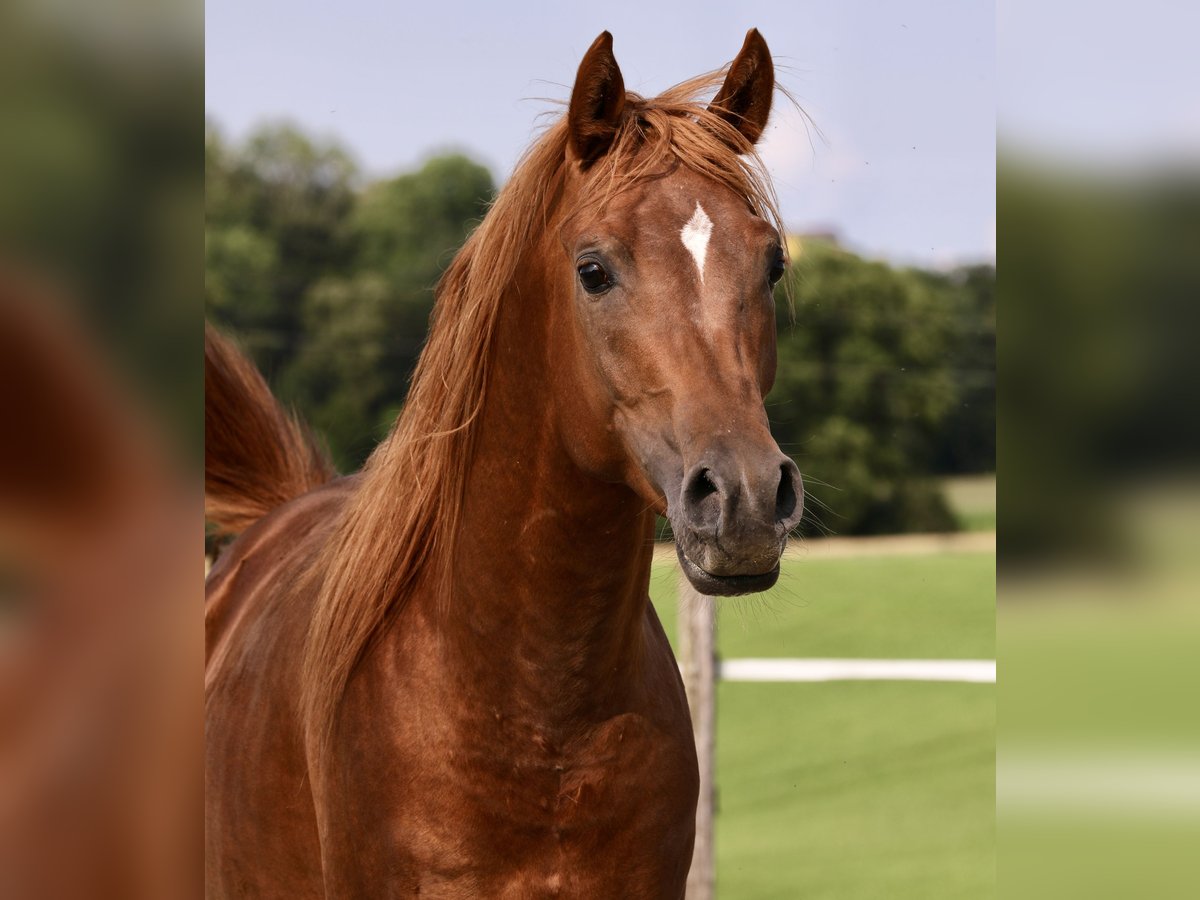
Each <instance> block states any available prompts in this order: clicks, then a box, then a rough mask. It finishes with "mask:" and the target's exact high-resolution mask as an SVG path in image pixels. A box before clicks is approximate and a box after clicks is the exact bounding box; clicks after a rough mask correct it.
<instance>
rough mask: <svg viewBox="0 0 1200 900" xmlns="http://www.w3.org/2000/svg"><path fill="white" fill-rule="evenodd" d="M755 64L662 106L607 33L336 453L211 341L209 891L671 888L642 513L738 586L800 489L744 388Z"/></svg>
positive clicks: (763, 94)
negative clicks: (402, 365) (361, 438)
mask: <svg viewBox="0 0 1200 900" xmlns="http://www.w3.org/2000/svg"><path fill="white" fill-rule="evenodd" d="M714 91H715V94H713V92H714ZM773 92H774V72H773V66H772V62H771V58H770V55H769V53H768V50H767V46H766V43H765V42H764V41H763V39H762V37H761V36H760V35H759V33H758V32H757V31H751V32H750V33H749V34H748V35H747V37H746V41H745V44H744V45H743V47H742V50H741V52H740V53H739V54H738V56H737V58H736V59H735V60H734V61H733V63H732V64H731V65H730V66H729V67H728V68H727V69H726V70H723V71H722V72H718V73H714V74H712V75H707V76H701V77H699V78H696V79H693V80H691V81H688V82H685V83H683V84H681V85H678V86H677V87H675V88H672V89H670V90H668V91H666V92H665V93H664V94H662V95H661V96H659V97H655V98H652V99H646V98H642V97H640V96H638V95H636V94H634V93H631V92H627V91H626V90H625V88H624V85H623V82H622V78H621V72H620V69H619V68H618V66H617V63H616V60H615V58H614V57H613V53H612V39H611V37H610V36H609V35H608V34H607V33H605V34H602V35H601V36H600V37H599V38H598V39H597V40H596V41H595V43H594V44H593V45H592V46H591V48H590V49H589V50H588V52H587V54H586V56H585V57H584V59H583V61H582V63H581V65H580V67H579V73H578V76H577V79H576V82H575V86H574V88H573V90H572V95H571V100H570V105H569V107H568V110H567V113H566V115H565V116H564V117H563V118H562V119H560V120H559V121H558V122H556V123H555V124H554V125H552V126H551V127H550V128H549V129H548V130H547V131H546V133H545V134H544V135H543V136H542V137H541V138H540V139H539V140H537V141H536V142H535V144H534V145H533V146H532V147H531V148H530V150H529V151H528V152H527V154H526V155H525V157H524V158H523V160H522V161H521V163H520V164H519V165H518V167H517V169H516V171H515V173H514V174H513V176H512V178H511V179H510V180H509V182H508V183H507V184H506V186H505V187H504V188H503V190H502V191H501V192H500V193H499V195H498V196H497V198H496V201H495V203H494V205H493V206H492V208H491V210H490V212H489V213H488V215H487V216H486V217H485V219H484V220H483V222H482V223H481V224H480V226H479V227H478V228H477V229H476V230H475V232H474V233H473V234H472V235H471V236H470V237H469V238H468V240H467V242H466V244H465V245H464V246H463V248H462V250H461V251H460V252H459V253H458V255H457V256H456V257H455V258H454V260H453V262H452V263H451V264H450V266H449V268H448V269H447V271H446V273H445V275H444V276H443V278H442V279H441V281H440V282H439V285H438V290H437V300H436V305H435V310H434V314H433V320H432V325H431V329H430V335H429V338H428V341H427V344H426V347H425V349H424V351H423V353H422V356H421V359H420V362H419V364H418V367H417V370H416V373H415V374H414V378H413V382H412V386H411V389H410V391H409V396H408V399H407V401H406V404H405V407H404V411H403V412H402V414H401V415H400V418H399V420H398V421H397V423H396V425H395V427H394V429H393V430H392V432H391V433H390V434H389V435H388V437H387V438H386V439H385V440H384V441H383V442H382V443H381V444H380V446H379V447H378V448H377V449H376V450H375V452H374V453H373V455H372V456H371V458H370V460H369V461H368V463H367V465H366V466H365V468H364V469H363V471H362V472H361V473H358V474H356V475H353V476H350V477H348V478H340V479H339V478H334V477H333V476H332V474H331V471H330V469H329V467H328V465H327V463H326V462H324V460H323V458H322V456H321V454H320V453H319V452H317V451H316V450H314V449H313V447H312V444H311V441H309V440H308V439H307V437H306V435H305V433H304V431H303V429H302V428H301V427H300V426H299V425H297V424H296V423H295V422H294V421H292V420H291V419H290V418H289V417H288V416H286V415H284V414H283V413H282V412H280V410H279V409H278V406H277V405H276V403H275V401H274V400H272V399H271V397H270V394H269V392H268V391H267V389H266V386H265V384H263V382H262V380H261V378H260V377H259V376H258V375H257V373H255V372H254V371H253V369H252V368H251V367H249V366H248V364H246V363H245V361H244V360H243V359H242V358H241V357H240V356H239V355H238V354H237V352H236V350H235V349H234V348H233V347H232V345H231V344H230V343H229V342H228V341H226V340H225V339H223V338H221V337H220V336H219V335H217V334H215V333H210V334H209V335H208V338H207V340H206V362H207V367H206V368H207V374H206V381H207V387H208V391H207V399H208V405H209V408H208V410H207V412H206V418H207V420H208V426H209V446H208V448H207V449H208V457H209V458H208V467H207V468H208V474H209V478H208V480H207V487H208V493H209V501H210V502H209V510H210V520H211V521H212V522H213V524H214V525H215V527H217V528H219V529H223V530H224V531H226V532H230V533H232V532H235V531H238V530H242V533H241V535H240V536H239V537H238V538H237V539H236V540H235V541H234V542H233V544H232V545H230V546H229V547H228V548H227V549H226V550H225V552H224V553H223V554H222V555H221V556H220V558H219V559H218V560H217V562H216V565H215V566H214V568H213V571H212V573H211V575H210V577H209V581H208V602H207V628H208V631H207V635H208V673H207V684H206V690H207V760H208V763H207V804H208V810H207V878H208V892H209V896H210V897H214V898H220V897H247V896H250V897H288V898H295V897H384V896H386V897H391V896H416V895H419V896H423V897H486V898H499V897H539V896H569V897H584V898H609V897H622V898H625V897H655V898H657V897H671V898H674V897H681V896H682V894H683V891H684V882H685V879H686V876H687V870H688V866H689V863H690V859H691V851H692V843H693V838H694V815H695V808H696V798H697V767H696V755H695V746H694V742H693V738H692V730H691V723H690V718H689V715H688V709H687V701H686V698H685V696H684V692H683V687H682V684H681V681H680V677H679V671H678V668H677V666H676V663H675V659H674V657H673V655H672V653H671V648H670V646H669V644H668V642H667V639H666V637H665V636H664V633H663V630H662V627H661V625H660V624H659V621H658V618H657V617H656V615H655V612H654V609H653V607H652V605H651V604H650V602H649V598H648V585H649V577H650V565H651V556H652V550H653V538H654V523H655V516H656V515H657V514H663V515H666V516H668V517H669V519H670V521H671V523H672V527H673V530H674V533H675V536H676V546H677V551H678V555H679V560H680V564H681V566H682V568H683V571H684V572H685V573H686V574H687V577H688V578H689V579H691V581H692V582H693V584H694V585H695V586H696V588H697V589H698V590H700V591H701V592H702V593H704V594H710V595H729V594H741V593H748V592H755V591H761V590H764V589H766V588H768V587H770V586H771V585H772V584H774V582H775V580H776V578H777V577H778V573H779V558H780V554H781V552H782V549H783V546H784V542H785V540H786V536H787V534H788V532H789V531H790V530H791V529H792V527H793V526H794V525H795V524H796V523H797V522H798V521H799V518H800V515H801V510H802V506H803V491H802V487H801V482H800V477H799V473H798V472H797V470H796V467H795V465H794V464H793V463H792V462H791V461H790V460H789V459H788V458H787V457H785V456H784V455H783V454H782V453H781V452H780V450H779V448H778V446H777V445H776V444H775V442H774V440H773V439H772V438H771V435H770V431H769V429H768V425H767V419H766V414H765V411H764V408H763V397H764V396H765V395H766V393H767V392H768V390H769V389H770V387H771V383H772V380H773V378H774V371H775V309H774V299H773V291H772V288H773V286H774V283H775V282H776V281H777V280H778V278H779V277H780V276H781V274H782V271H783V265H784V257H783V247H782V241H781V236H780V229H779V219H778V215H777V214H776V212H775V206H774V203H773V200H772V192H771V189H770V186H769V183H768V182H767V180H766V177H765V174H764V173H763V171H762V168H761V165H760V163H759V162H758V159H757V156H756V155H755V153H754V144H755V142H756V141H757V140H758V139H759V137H760V136H761V134H762V132H763V128H764V127H765V125H766V122H767V117H768V114H769V112H770V107H771V100H772V95H773ZM710 95H711V100H710V101H708V102H704V101H703V100H702V99H700V98H703V97H708V96H710ZM250 523H253V524H250ZM243 529H244V530H243Z"/></svg>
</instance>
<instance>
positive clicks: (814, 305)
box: [767, 240, 965, 534]
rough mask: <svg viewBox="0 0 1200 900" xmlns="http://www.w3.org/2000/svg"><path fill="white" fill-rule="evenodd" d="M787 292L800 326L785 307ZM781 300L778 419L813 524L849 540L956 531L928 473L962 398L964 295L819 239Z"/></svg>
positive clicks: (774, 403)
mask: <svg viewBox="0 0 1200 900" xmlns="http://www.w3.org/2000/svg"><path fill="white" fill-rule="evenodd" d="M788 290H790V292H791V294H792V296H793V299H794V302H795V321H794V322H791V321H789V318H788V316H789V313H788V305H787V303H785V302H783V299H782V297H783V294H784V292H785V291H788ZM779 292H780V302H778V303H777V310H778V315H779V322H778V327H779V368H778V375H777V378H776V381H775V387H774V389H773V390H772V391H771V394H770V396H769V397H768V398H767V413H768V415H769V416H770V419H771V423H772V429H773V430H774V432H775V434H776V436H777V437H778V438H779V441H780V446H781V447H783V449H784V451H785V452H787V453H790V454H791V455H792V456H793V457H794V458H795V459H796V461H797V464H798V465H799V466H800V468H801V471H803V472H804V474H805V478H806V485H807V490H808V495H809V498H810V499H809V512H808V513H806V518H808V519H810V521H813V522H814V523H819V527H823V528H825V529H828V530H830V531H834V532H837V533H842V534H860V533H870V532H892V531H943V530H952V529H953V528H954V527H955V524H954V519H953V516H952V515H951V514H950V511H949V510H948V508H947V507H946V505H945V502H944V501H943V499H942V496H941V493H940V490H939V489H938V487H937V485H936V484H934V483H933V482H931V480H930V479H929V478H928V475H929V473H930V471H931V464H932V462H933V455H934V450H935V446H936V443H937V439H938V437H939V435H940V434H941V431H942V429H943V428H944V426H945V424H946V421H947V418H948V416H949V415H950V413H951V411H952V409H953V408H954V406H955V403H956V401H957V399H958V397H959V396H960V387H959V384H958V382H957V379H956V373H955V372H954V371H953V368H952V366H951V365H950V364H949V363H950V362H951V360H952V359H953V358H954V356H955V351H956V345H957V341H958V338H959V333H960V327H961V325H960V313H961V307H962V305H963V303H964V302H965V301H964V299H963V296H962V294H963V291H962V289H961V286H959V285H956V284H955V281H954V280H953V279H950V278H946V277H941V276H934V275H931V274H929V273H922V272H917V271H914V270H898V269H892V268H890V267H888V266H887V265H885V264H883V263H879V262H868V261H866V260H863V259H861V258H859V257H857V256H855V255H854V254H852V253H849V252H847V251H845V250H842V249H841V248H839V247H837V246H835V245H833V244H831V243H828V242H824V241H820V240H813V241H809V242H806V244H805V249H804V252H803V253H802V255H801V256H800V258H799V259H798V260H797V262H796V264H795V265H794V266H793V267H792V269H791V270H790V272H789V275H788V277H787V278H786V279H785V283H783V284H781V286H780V288H779Z"/></svg>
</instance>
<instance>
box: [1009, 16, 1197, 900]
mask: <svg viewBox="0 0 1200 900" xmlns="http://www.w3.org/2000/svg"><path fill="white" fill-rule="evenodd" d="M1129 12H1130V11H1129V10H1128V9H1125V8H1116V7H1115V6H1109V5H1105V4H1100V5H1099V6H1097V5H1095V4H1087V5H1085V4H1082V3H1071V2H1061V0H1053V2H1049V3H1041V4H1032V3H1024V2H1022V3H1012V4H1007V5H1006V8H1005V10H1004V14H1003V15H1002V16H1001V19H1000V23H1001V42H1000V43H1001V46H1000V59H1001V65H1002V67H1003V68H1004V70H1005V71H1006V73H1011V75H1012V77H1011V79H1010V80H1009V83H1008V84H1007V85H1006V94H1005V96H1004V97H1003V99H1002V106H1001V110H1000V124H1001V136H1002V141H1001V154H1000V158H1001V165H1000V174H999V181H998V185H997V201H998V202H997V205H998V209H999V215H1000V220H999V232H1000V234H999V242H1000V245H1001V248H1002V249H1001V255H1002V257H1003V261H1004V262H1003V269H1004V274H1003V277H1002V278H1001V280H1000V282H999V283H1000V285H1001V291H1000V294H1001V296H1000V303H999V307H1000V322H1001V324H1000V332H1001V339H1000V343H1001V353H1000V366H999V386H998V387H999V390H998V396H999V404H1000V407H999V420H1000V421H999V428H998V431H999V436H1000V443H999V453H998V455H999V471H1000V481H999V484H1000V495H999V521H1000V557H999V559H1000V592H999V600H1000V605H999V610H998V619H997V636H998V643H999V672H1000V679H999V703H998V709H997V721H998V722H999V723H1000V726H1001V729H1000V735H999V742H998V759H997V762H998V766H997V798H996V799H997V814H998V873H997V874H998V885H999V889H1000V895H1001V896H1003V897H1012V898H1021V900H1038V898H1043V897H1044V898H1055V900H1071V898H1089V900H1091V898H1103V897H1114V898H1117V897H1120V898H1124V897H1155V898H1175V897H1179V898H1183V897H1195V896H1197V895H1200V864H1198V863H1197V860H1196V854H1195V848H1196V847H1197V846H1200V716H1198V715H1197V712H1196V710H1197V702H1196V698H1197V696H1200V652H1198V649H1200V554H1198V553H1197V552H1196V551H1197V541H1198V535H1200V528H1198V527H1197V526H1198V525H1200V354H1198V353H1197V352H1196V342H1197V339H1198V337H1200V164H1198V160H1200V129H1197V127H1196V123H1197V121H1200V120H1197V118H1196V110H1197V109H1200V105H1198V100H1200V97H1198V92H1197V85H1198V84H1200V57H1197V55H1196V54H1195V52H1194V48H1193V47H1192V46H1191V45H1192V44H1193V43H1194V35H1195V33H1196V28H1197V27H1198V26H1200V10H1197V9H1196V8H1194V7H1187V6H1186V5H1182V4H1171V5H1170V6H1169V7H1168V6H1167V5H1166V4H1163V3H1161V2H1158V0H1151V2H1149V3H1146V4H1142V5H1140V6H1139V7H1138V9H1137V12H1136V15H1135V16H1133V17H1132V18H1131V17H1130V16H1129ZM1118 57H1119V62H1117V59H1118ZM1005 62H1007V63H1008V65H1007V66H1005V65H1004V63H1005Z"/></svg>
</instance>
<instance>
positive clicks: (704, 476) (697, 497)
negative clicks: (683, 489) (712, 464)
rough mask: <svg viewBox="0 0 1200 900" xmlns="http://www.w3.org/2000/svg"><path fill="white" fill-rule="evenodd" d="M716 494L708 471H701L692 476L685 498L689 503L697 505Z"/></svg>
mask: <svg viewBox="0 0 1200 900" xmlns="http://www.w3.org/2000/svg"><path fill="white" fill-rule="evenodd" d="M716 492H717V486H716V484H715V483H714V482H713V480H712V475H710V474H709V471H708V469H701V470H700V471H699V472H697V473H696V474H695V475H693V476H692V481H691V483H690V484H689V485H688V490H687V496H688V500H689V501H690V502H691V503H695V504H698V503H700V502H702V501H703V500H704V498H705V497H708V496H709V495H711V494H715V493H716Z"/></svg>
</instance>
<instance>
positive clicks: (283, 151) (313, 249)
mask: <svg viewBox="0 0 1200 900" xmlns="http://www.w3.org/2000/svg"><path fill="white" fill-rule="evenodd" d="M355 178H356V169H355V166H354V163H353V161H352V160H351V159H350V156H349V154H348V153H347V152H346V151H345V150H343V149H342V148H341V147H339V146H337V145H336V144H334V143H325V144H320V143H317V142H315V141H313V140H311V139H310V138H308V137H307V136H305V135H304V134H303V133H302V132H300V131H299V130H298V129H296V128H295V127H293V126H290V125H270V126H266V127H263V128H261V129H259V130H258V131H256V132H255V133H253V134H252V135H251V136H250V137H249V139H248V140H247V141H246V143H245V144H244V145H243V146H242V147H240V148H237V149H236V150H235V149H232V148H229V147H227V146H225V145H224V143H223V141H222V139H221V137H220V135H219V133H218V132H217V131H216V129H215V128H214V127H213V126H212V125H211V123H210V124H209V126H208V128H207V131H206V140H205V190H206V194H207V197H206V215H205V293H206V300H207V303H206V306H207V312H208V314H209V315H210V316H213V317H214V318H215V319H217V320H218V321H221V322H223V323H224V324H225V325H227V326H228V327H229V328H230V329H231V330H233V331H234V332H236V333H237V334H238V335H239V337H240V338H241V340H242V341H243V343H244V344H245V345H246V347H247V349H248V350H249V351H250V352H251V354H252V355H253V356H254V359H255V361H256V362H257V363H258V365H259V366H260V367H261V368H262V369H263V371H264V372H266V373H267V374H268V375H275V374H278V373H280V372H282V371H283V370H285V369H286V368H287V366H288V364H289V363H290V362H291V359H292V357H293V356H294V355H295V353H296V351H297V349H298V346H299V343H300V340H301V337H302V330H301V325H300V323H301V315H302V313H301V306H302V301H303V299H304V296H305V294H306V293H307V292H308V290H309V289H310V288H311V287H312V286H313V285H314V284H316V282H317V281H319V280H320V279H322V278H325V277H328V276H329V275H331V274H335V273H341V272H345V271H347V270H348V267H349V265H350V263H351V260H352V256H353V246H352V243H351V241H350V237H349V234H348V230H347V225H348V220H349V216H350V213H351V211H352V210H353V206H354V199H355V194H354V181H355Z"/></svg>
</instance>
